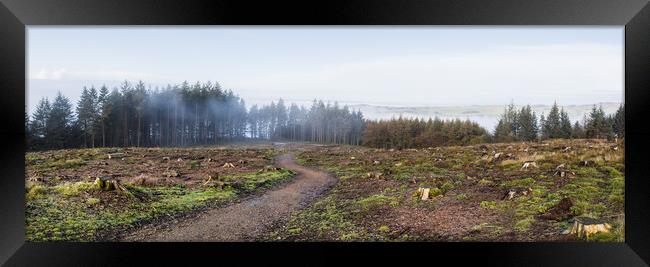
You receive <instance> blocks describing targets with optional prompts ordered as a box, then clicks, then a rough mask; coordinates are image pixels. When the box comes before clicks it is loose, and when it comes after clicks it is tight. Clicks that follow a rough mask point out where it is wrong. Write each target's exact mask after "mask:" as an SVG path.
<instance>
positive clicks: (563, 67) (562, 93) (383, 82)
mask: <svg viewBox="0 0 650 267" xmlns="http://www.w3.org/2000/svg"><path fill="white" fill-rule="evenodd" d="M622 57H623V50H622V47H621V46H620V45H601V44H581V43H575V44H561V45H534V46H504V47H499V48H492V49H490V48H485V49H481V50H476V51H473V52H471V53H464V54H448V53H439V54H417V55H408V56H401V57H392V58H379V59H374V60H368V61H356V62H345V63H341V64H337V65H330V66H322V67H320V68H317V69H311V70H302V69H293V70H283V71H276V72H271V73H266V74H263V75H258V76H257V77H248V78H247V79H245V80H240V81H234V84H232V85H233V86H234V88H241V89H243V90H244V92H245V91H250V92H258V93H259V92H261V91H264V90H266V91H268V92H269V94H271V92H274V93H276V94H278V95H283V96H286V95H287V94H292V95H296V96H301V97H303V98H308V99H309V98H324V99H339V100H343V99H345V100H348V101H363V100H365V101H376V102H391V101H399V102H402V103H406V102H411V103H427V104H442V103H447V104H499V103H507V102H509V101H510V100H511V99H514V100H515V101H517V100H521V101H525V102H529V103H549V102H553V101H554V100H555V99H557V100H558V101H561V100H564V101H568V102H573V101H575V102H578V103H580V102H581V101H583V100H584V101H592V100H594V99H595V98H594V99H590V98H589V97H590V94H593V93H596V94H598V95H600V96H602V95H606V94H608V93H609V95H610V96H612V95H614V96H617V95H621V96H622V90H623V58H622ZM242 95H243V96H245V95H244V94H242ZM594 97H595V96H594ZM607 100H609V99H607Z"/></svg>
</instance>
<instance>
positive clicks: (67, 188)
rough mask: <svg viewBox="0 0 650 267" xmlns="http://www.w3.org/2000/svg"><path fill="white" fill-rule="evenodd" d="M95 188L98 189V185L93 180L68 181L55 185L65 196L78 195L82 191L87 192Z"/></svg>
mask: <svg viewBox="0 0 650 267" xmlns="http://www.w3.org/2000/svg"><path fill="white" fill-rule="evenodd" d="M93 189H96V186H95V184H94V183H91V182H75V183H69V182H67V183H64V184H62V185H57V186H54V190H56V191H57V192H58V193H59V194H61V195H64V196H77V195H79V193H81V192H85V191H88V190H93Z"/></svg>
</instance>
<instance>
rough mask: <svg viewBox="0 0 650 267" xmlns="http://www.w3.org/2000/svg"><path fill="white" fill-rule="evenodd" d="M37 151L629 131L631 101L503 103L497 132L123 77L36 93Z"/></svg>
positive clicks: (416, 142) (33, 134)
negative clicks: (572, 112) (583, 107)
mask: <svg viewBox="0 0 650 267" xmlns="http://www.w3.org/2000/svg"><path fill="white" fill-rule="evenodd" d="M25 131H26V133H27V136H26V137H27V145H28V149H30V150H41V149H60V148H75V147H120V146H121V147H124V146H136V147H140V146H145V147H152V146H159V147H165V146H192V145H210V144H219V143H223V142H228V141H233V140H243V139H246V138H252V139H272V140H292V141H309V142H318V143H334V144H351V145H364V146H369V147H379V148H399V149H401V148H413V147H435V146H448V145H470V144H477V143H484V142H512V141H534V140H543V139H553V138H612V137H619V138H623V137H624V135H625V118H624V106H623V105H621V106H620V107H619V109H618V110H617V111H616V112H615V113H614V114H610V115H606V114H605V112H604V111H603V109H602V106H600V107H597V106H595V105H594V107H593V109H592V110H591V112H590V113H589V114H588V116H585V117H584V118H583V120H582V121H581V122H580V121H576V122H575V123H572V122H571V121H570V119H569V116H568V114H567V112H566V111H565V110H564V108H563V107H559V106H558V105H557V103H554V104H553V106H552V108H551V110H550V112H549V114H548V115H547V116H545V115H544V114H541V115H540V116H539V119H538V117H537V114H535V112H534V111H533V110H532V108H531V107H530V106H529V105H526V106H523V107H521V108H519V109H517V108H515V106H514V104H513V103H511V104H510V105H508V106H506V108H505V110H504V113H503V114H502V115H501V116H500V118H499V121H498V123H497V125H496V127H495V129H494V131H493V132H492V133H491V132H489V131H487V130H486V129H484V128H483V127H481V126H480V125H478V124H477V123H475V122H472V121H469V120H465V121H462V120H460V119H454V120H441V119H439V118H434V119H428V120H424V119H410V118H402V117H400V118H394V119H391V120H366V119H364V117H363V114H362V113H361V111H354V110H350V109H349V108H348V107H347V106H343V107H341V106H339V105H338V103H336V102H335V103H334V104H331V103H325V102H323V101H319V100H314V101H313V103H312V105H311V107H310V108H305V107H304V106H298V105H296V104H295V103H292V104H291V105H289V106H288V107H287V105H286V104H285V102H284V100H282V99H279V100H278V101H277V102H275V101H273V102H271V103H270V104H269V105H261V106H258V105H253V106H252V107H251V108H250V109H249V110H247V109H246V106H245V102H244V100H243V99H242V98H240V97H239V96H237V95H235V94H234V93H233V91H232V90H224V89H223V88H221V86H220V85H219V83H216V82H215V83H211V82H207V83H200V82H196V83H194V84H189V83H188V82H187V81H186V82H183V83H181V84H176V85H167V86H166V87H163V88H155V89H152V88H151V87H146V86H145V84H144V83H143V82H142V81H139V82H137V83H135V84H131V83H130V82H128V81H124V82H123V83H122V84H121V85H120V87H119V88H113V89H112V90H111V91H109V90H108V88H107V87H106V86H101V87H100V88H99V90H98V89H96V88H95V87H93V86H91V87H90V88H86V87H84V88H83V89H82V91H81V96H80V99H79V101H78V102H77V103H76V106H75V105H73V104H72V103H71V102H70V100H69V99H68V98H67V97H65V96H63V95H62V94H61V93H60V92H59V93H58V94H57V96H56V97H55V98H54V100H53V101H52V102H50V101H49V99H48V98H43V99H41V100H40V101H39V103H38V105H37V107H36V110H35V111H34V112H33V114H32V116H31V117H30V116H29V115H28V114H27V113H25Z"/></svg>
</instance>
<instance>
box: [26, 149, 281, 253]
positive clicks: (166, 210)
mask: <svg viewBox="0 0 650 267" xmlns="http://www.w3.org/2000/svg"><path fill="white" fill-rule="evenodd" d="M107 150H108V149H74V150H60V151H48V152H39V153H28V154H27V155H26V157H25V159H26V163H27V164H28V165H27V171H28V175H27V176H28V177H36V178H38V179H36V180H35V181H31V180H28V181H26V184H25V190H26V200H27V206H26V235H27V236H26V238H27V240H29V241H93V240H105V239H104V238H105V237H104V236H106V235H111V234H112V233H117V232H120V231H122V230H128V229H129V228H131V227H133V226H135V225H138V224H141V223H146V222H150V221H154V220H157V219H161V218H163V217H167V216H179V215H182V214H184V213H186V212H189V211H192V210H197V209H202V208H206V207H209V206H214V205H219V204H221V203H225V202H226V201H229V200H232V199H235V198H237V197H240V196H243V195H245V194H248V193H251V192H257V191H260V190H264V189H268V188H270V187H272V186H274V185H277V184H279V183H282V182H283V181H286V180H288V179H290V178H291V177H293V176H294V173H293V172H291V171H289V170H286V169H280V170H269V171H260V170H261V169H262V167H263V166H266V165H269V164H271V163H272V162H271V160H265V159H262V158H261V157H260V159H259V160H256V159H255V158H257V157H256V155H260V156H268V157H271V159H272V157H274V156H275V155H276V154H277V152H275V151H274V150H273V149H260V150H214V149H210V148H205V149H182V150H172V149H155V150H150V149H124V150H120V152H122V151H128V152H130V153H132V154H134V155H133V156H131V157H129V158H130V161H127V160H121V159H118V160H109V162H110V164H98V163H100V162H103V161H105V160H107V159H106V157H105V154H104V153H107ZM176 151H178V152H176ZM113 152H114V151H113ZM175 152H176V153H179V154H177V155H176V156H174V157H172V158H182V157H184V155H185V157H189V156H190V155H193V154H194V155H196V154H200V153H205V154H206V155H209V156H210V157H213V158H216V157H218V156H220V155H222V156H223V157H224V158H228V160H233V159H236V158H241V157H251V156H252V159H248V160H247V161H250V162H247V163H245V164H243V163H242V164H241V165H242V168H230V169H223V168H221V167H220V166H221V165H223V163H218V162H212V161H211V162H207V161H205V160H203V161H200V160H188V161H187V162H182V161H176V160H174V161H171V162H169V163H168V162H167V161H163V163H156V164H158V165H156V166H152V165H150V164H151V163H150V162H153V160H151V159H152V158H153V159H159V158H160V155H170V154H172V153H175ZM186 153H187V154H186ZM138 154H139V155H138ZM197 157H199V156H197ZM203 157H204V158H205V156H203ZM66 158H67V159H66ZM233 161H236V160H233ZM82 162H83V164H80V163H82ZM201 162H206V163H205V166H202V164H201ZM62 164H68V165H62ZM169 164H174V165H173V166H177V167H175V168H169V167H168V166H169ZM73 165H74V166H76V168H78V169H75V170H74V172H71V173H72V175H71V174H70V172H67V171H69V168H71V167H72V166H73ZM53 166H56V167H53ZM98 166H99V167H98ZM119 166H124V167H122V168H123V170H124V171H122V175H128V176H127V177H137V175H135V174H136V173H140V172H147V173H149V174H150V175H149V176H147V177H148V178H147V179H151V180H152V181H157V180H160V181H165V182H166V183H167V182H169V184H165V183H161V184H156V183H151V184H135V183H133V182H132V181H131V180H130V179H120V180H121V183H120V184H121V185H122V186H123V187H124V188H126V190H128V193H125V192H121V191H119V190H114V189H113V190H110V191H106V190H102V189H101V188H99V187H98V186H97V185H96V184H95V183H94V182H93V181H94V178H96V177H94V176H92V174H95V173H101V172H102V171H112V170H115V169H118V168H119ZM167 169H170V170H167ZM171 170H173V171H174V172H175V174H174V175H165V173H167V172H170V171H171ZM62 173H64V174H65V175H63V174H62ZM206 173H211V174H215V173H221V175H219V176H218V178H217V175H215V176H214V177H215V178H216V181H218V182H221V183H224V184H226V186H222V187H217V186H212V185H211V184H206V183H205V182H203V180H204V179H206V178H205V177H206V176H207V174H206ZM188 174H189V175H192V176H193V177H194V179H200V181H197V182H194V183H185V181H188V182H191V181H192V180H191V179H190V180H188V179H183V177H182V175H188ZM159 177H160V178H159ZM165 177H167V178H165ZM169 177H172V178H173V177H176V178H174V179H175V180H174V179H171V178H169ZM170 179H171V180H170ZM134 181H135V180H134Z"/></svg>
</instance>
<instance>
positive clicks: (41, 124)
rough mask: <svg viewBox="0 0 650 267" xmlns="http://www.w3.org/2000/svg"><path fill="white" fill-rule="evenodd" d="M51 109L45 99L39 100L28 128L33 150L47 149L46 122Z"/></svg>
mask: <svg viewBox="0 0 650 267" xmlns="http://www.w3.org/2000/svg"><path fill="white" fill-rule="evenodd" d="M51 109H52V107H51V106H50V102H49V101H48V99H47V98H45V97H43V98H41V100H40V101H39V102H38V105H37V106H36V110H35V111H34V113H33V115H32V120H31V121H30V127H29V128H30V132H31V139H32V140H31V143H30V145H31V146H32V148H33V149H44V148H47V143H48V142H47V137H48V134H47V122H48V119H49V117H50V113H51Z"/></svg>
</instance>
